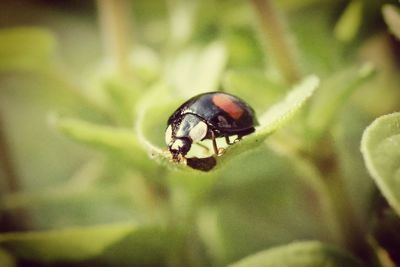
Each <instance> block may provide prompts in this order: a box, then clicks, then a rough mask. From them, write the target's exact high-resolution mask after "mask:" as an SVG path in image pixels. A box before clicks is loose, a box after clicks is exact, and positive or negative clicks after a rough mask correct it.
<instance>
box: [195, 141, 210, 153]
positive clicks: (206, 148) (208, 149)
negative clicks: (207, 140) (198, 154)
mask: <svg viewBox="0 0 400 267" xmlns="http://www.w3.org/2000/svg"><path fill="white" fill-rule="evenodd" d="M196 145H198V146H199V147H201V148H203V149H204V150H205V151H206V152H209V151H210V148H209V147H208V146H206V145H203V144H200V143H196Z"/></svg>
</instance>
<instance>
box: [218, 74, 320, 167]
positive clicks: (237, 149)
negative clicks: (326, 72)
mask: <svg viewBox="0 0 400 267" xmlns="http://www.w3.org/2000/svg"><path fill="white" fill-rule="evenodd" d="M318 84H319V79H318V77H316V76H309V77H307V78H305V79H304V80H303V81H302V82H301V83H300V84H298V85H296V86H295V87H294V88H293V89H292V90H291V91H290V92H289V93H288V94H287V96H286V97H285V98H284V99H283V100H282V101H280V102H278V103H277V104H275V105H273V106H272V107H271V108H269V109H268V110H267V111H266V112H264V113H263V114H262V115H261V116H260V117H259V118H258V120H259V122H260V126H259V127H258V128H256V132H255V134H252V135H250V136H248V137H247V138H244V139H243V140H242V141H240V142H238V143H237V144H235V145H234V146H230V147H228V148H227V149H226V151H225V153H224V155H223V156H221V157H219V158H218V165H217V166H222V165H223V163H224V162H225V161H227V160H228V159H230V158H233V157H234V156H236V155H239V154H241V153H243V152H246V151H248V150H250V149H251V148H253V147H255V146H257V145H259V144H261V143H262V142H263V141H264V140H265V139H266V138H267V137H268V136H269V135H271V134H272V133H273V132H274V131H276V130H277V129H279V128H280V127H282V126H283V125H285V124H286V123H287V122H288V121H289V120H290V119H291V118H293V117H294V115H296V114H297V112H299V110H300V108H301V107H302V106H303V105H304V104H305V102H306V101H307V100H308V99H309V98H310V97H311V96H312V95H313V93H314V91H315V90H316V89H317V87H318Z"/></svg>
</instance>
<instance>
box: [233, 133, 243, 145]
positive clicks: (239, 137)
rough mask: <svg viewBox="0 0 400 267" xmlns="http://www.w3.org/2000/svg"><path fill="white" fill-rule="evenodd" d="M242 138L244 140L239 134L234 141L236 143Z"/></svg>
mask: <svg viewBox="0 0 400 267" xmlns="http://www.w3.org/2000/svg"><path fill="white" fill-rule="evenodd" d="M240 140H242V136H241V135H238V137H237V138H236V139H235V140H234V141H233V143H234V144H235V143H237V142H239V141H240Z"/></svg>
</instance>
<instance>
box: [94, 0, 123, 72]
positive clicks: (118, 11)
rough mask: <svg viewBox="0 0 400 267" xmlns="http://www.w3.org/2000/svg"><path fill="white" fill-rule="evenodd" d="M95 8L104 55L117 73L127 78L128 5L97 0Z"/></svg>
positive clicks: (116, 1) (108, 0)
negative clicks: (97, 12)
mask: <svg viewBox="0 0 400 267" xmlns="http://www.w3.org/2000/svg"><path fill="white" fill-rule="evenodd" d="M97 6H98V10H99V16H100V26H101V31H102V34H103V39H104V44H105V50H106V55H107V56H108V57H110V58H111V60H112V64H113V65H114V67H115V69H116V70H117V72H118V73H119V74H120V75H122V76H127V75H128V71H129V66H128V51H129V44H130V39H131V33H130V31H128V28H129V27H128V11H129V8H128V3H127V1H126V0H97Z"/></svg>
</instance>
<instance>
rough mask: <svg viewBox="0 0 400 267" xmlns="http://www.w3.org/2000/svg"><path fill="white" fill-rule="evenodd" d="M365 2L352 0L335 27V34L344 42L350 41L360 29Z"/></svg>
mask: <svg viewBox="0 0 400 267" xmlns="http://www.w3.org/2000/svg"><path fill="white" fill-rule="evenodd" d="M362 9H363V2H362V1H361V0H352V1H351V2H350V3H349V5H348V6H347V7H346V10H345V11H344V12H343V14H342V16H341V17H340V19H339V21H338V22H337V24H336V27H335V29H334V33H335V36H336V38H337V39H338V40H340V41H342V42H350V41H351V40H353V39H354V37H355V36H356V34H357V32H358V30H359V29H360V25H361V21H362Z"/></svg>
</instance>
